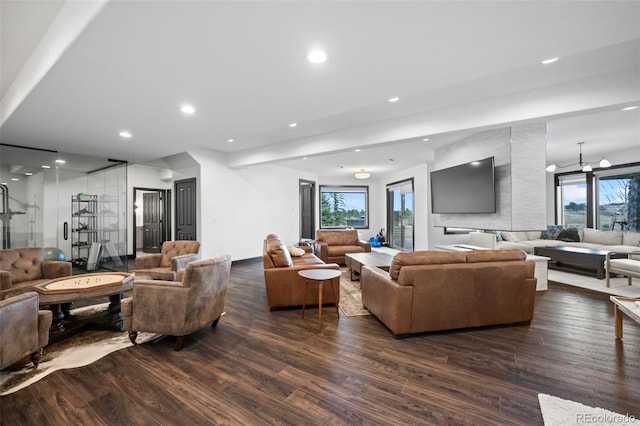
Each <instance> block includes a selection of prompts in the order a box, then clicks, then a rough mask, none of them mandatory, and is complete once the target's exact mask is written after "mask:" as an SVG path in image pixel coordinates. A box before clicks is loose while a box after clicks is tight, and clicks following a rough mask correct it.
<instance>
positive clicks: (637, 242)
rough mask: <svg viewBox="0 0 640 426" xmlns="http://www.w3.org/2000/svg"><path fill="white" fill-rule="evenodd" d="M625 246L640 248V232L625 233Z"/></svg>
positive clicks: (623, 234)
mask: <svg viewBox="0 0 640 426" xmlns="http://www.w3.org/2000/svg"><path fill="white" fill-rule="evenodd" d="M622 245H623V246H640V232H631V231H624V232H623V233H622Z"/></svg>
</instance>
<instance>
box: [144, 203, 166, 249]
mask: <svg viewBox="0 0 640 426" xmlns="http://www.w3.org/2000/svg"><path fill="white" fill-rule="evenodd" d="M160 204H161V203H160V194H159V193H158V192H149V193H145V194H142V205H143V207H142V251H143V252H145V253H160V246H161V245H162V213H161V205H160Z"/></svg>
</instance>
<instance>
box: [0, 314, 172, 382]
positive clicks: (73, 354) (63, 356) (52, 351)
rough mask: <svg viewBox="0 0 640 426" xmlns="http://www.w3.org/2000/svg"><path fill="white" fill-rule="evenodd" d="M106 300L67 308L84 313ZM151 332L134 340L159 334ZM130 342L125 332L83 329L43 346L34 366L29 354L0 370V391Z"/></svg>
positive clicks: (88, 360) (146, 339)
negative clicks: (41, 355) (40, 357)
mask: <svg viewBox="0 0 640 426" xmlns="http://www.w3.org/2000/svg"><path fill="white" fill-rule="evenodd" d="M107 305H108V304H100V305H93V306H87V307H84V308H78V309H73V310H71V313H72V314H73V315H77V316H82V315H87V314H90V313H93V312H96V311H97V310H104V309H106V307H107ZM160 337H161V335H157V334H154V333H138V338H137V339H136V342H137V343H138V344H142V343H146V342H149V341H151V340H154V339H157V338H160ZM129 346H133V344H132V343H131V341H130V340H129V337H128V335H127V333H126V332H114V331H91V330H89V331H84V332H81V333H78V334H76V335H74V336H72V337H70V338H68V339H65V340H62V341H60V342H56V343H54V344H52V345H49V346H47V347H45V348H44V357H43V358H42V360H41V361H40V364H39V365H38V368H37V369H34V368H33V364H31V362H30V361H29V357H28V356H27V357H25V359H24V360H22V361H21V362H18V363H16V364H14V365H13V366H11V367H9V368H7V369H5V370H2V371H0V395H8V394H10V393H13V392H16V391H18V390H20V389H23V388H25V387H27V386H29V385H30V384H32V383H35V382H37V381H38V380H40V379H42V378H43V377H46V376H47V375H49V374H51V373H53V372H54V371H57V370H61V369H66V368H76V367H82V366H85V365H89V364H91V363H93V362H95V361H97V360H99V359H100V358H102V357H104V356H105V355H108V354H110V353H111V352H115V351H117V350H120V349H123V348H127V347H129Z"/></svg>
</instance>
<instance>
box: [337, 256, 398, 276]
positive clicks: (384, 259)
mask: <svg viewBox="0 0 640 426" xmlns="http://www.w3.org/2000/svg"><path fill="white" fill-rule="evenodd" d="M344 259H345V263H346V264H347V267H348V268H349V277H350V278H351V281H356V280H357V279H359V278H358V277H359V276H360V271H361V270H362V267H363V266H373V267H376V268H380V269H383V270H385V271H388V270H389V266H391V260H392V259H393V256H392V255H390V254H387V253H380V252H377V251H372V252H370V253H347V254H345V256H344ZM354 276H355V278H354Z"/></svg>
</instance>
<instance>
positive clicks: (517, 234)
mask: <svg viewBox="0 0 640 426" xmlns="http://www.w3.org/2000/svg"><path fill="white" fill-rule="evenodd" d="M501 234H502V238H503V239H504V240H505V241H510V242H512V243H517V242H518V241H526V240H529V239H530V238H529V236H528V235H527V233H526V232H524V231H501Z"/></svg>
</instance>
